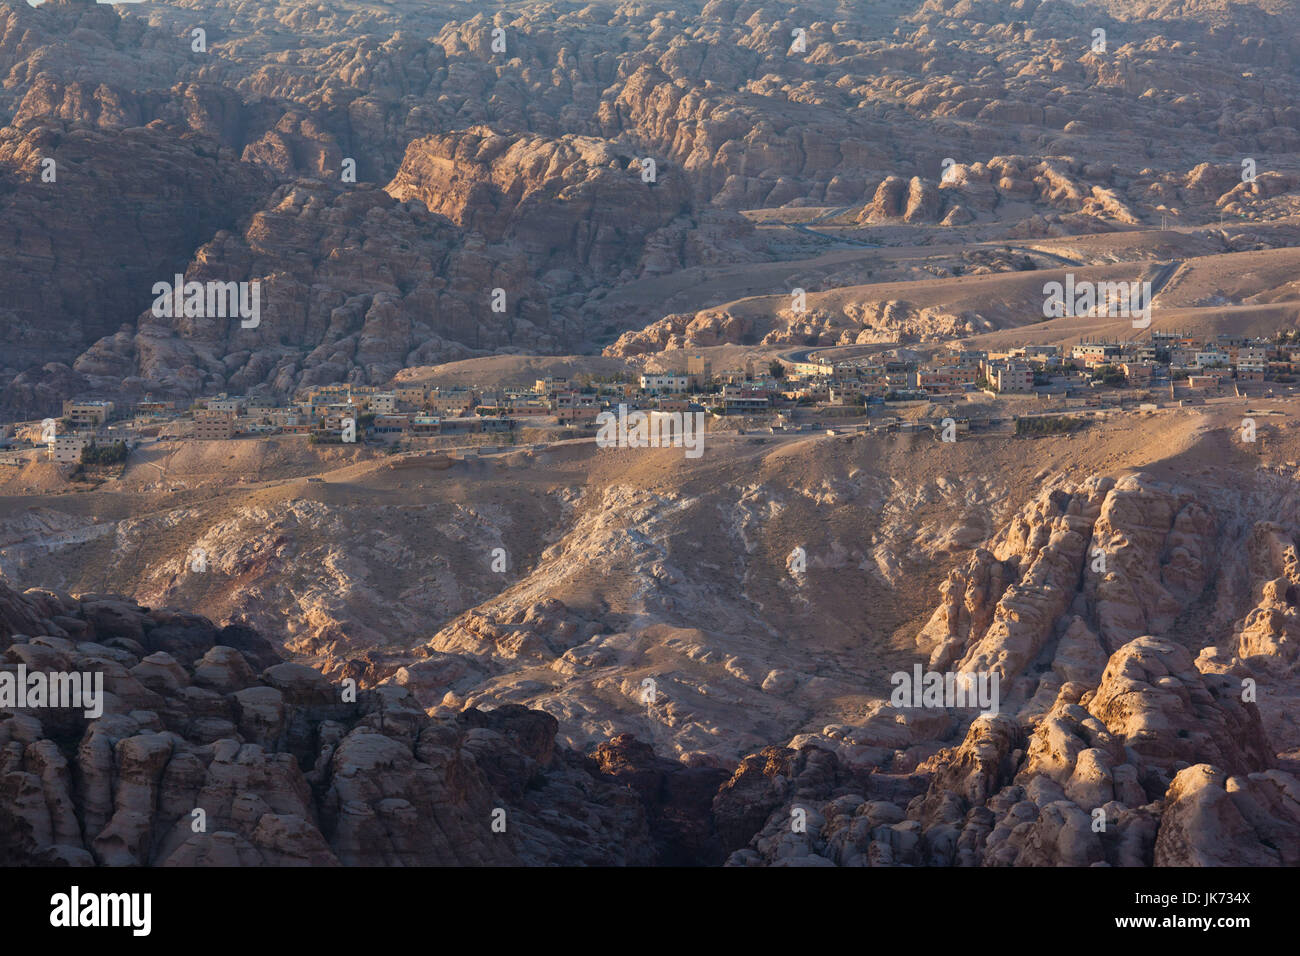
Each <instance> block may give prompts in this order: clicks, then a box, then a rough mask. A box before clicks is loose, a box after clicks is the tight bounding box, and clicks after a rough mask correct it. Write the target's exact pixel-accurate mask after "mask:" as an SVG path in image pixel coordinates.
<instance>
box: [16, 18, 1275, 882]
mask: <svg viewBox="0 0 1300 956" xmlns="http://www.w3.org/2000/svg"><path fill="white" fill-rule="evenodd" d="M1298 21H1300V0H1251V2H1248V3H1225V2H1223V0H1184V2H1179V3H1169V2H1167V0H1139V2H1136V3H1134V2H1129V0H1125V2H1120V0H1085V2H1065V0H872V2H870V3H867V2H840V0H813V2H810V3H799V4H793V3H772V2H765V0H684V2H682V3H678V4H675V5H672V7H671V8H663V9H660V8H656V7H653V6H646V5H642V4H636V3H627V2H616V0H598V2H593V3H583V4H577V3H568V2H562V0H521V2H517V3H510V4H499V5H496V6H493V7H491V8H490V9H484V8H482V7H481V5H475V4H466V3H461V2H455V0H433V2H428V0H391V2H383V3H375V2H368V0H341V2H337V3H331V4H328V5H320V4H317V5H313V4H309V3H303V2H299V0H289V2H284V3H276V4H265V3H256V2H249V0H145V2H141V3H131V4H98V3H95V2H92V0H44V2H42V3H39V4H37V5H33V4H31V3H28V2H25V0H23V2H20V0H7V2H5V3H4V4H3V5H0V262H3V265H4V268H3V269H0V341H3V343H4V345H3V348H2V349H0V422H9V421H23V420H35V421H36V422H37V423H38V422H39V420H40V419H41V418H43V417H44V416H47V415H52V414H57V413H58V412H59V410H60V404H59V403H60V400H61V399H63V398H68V397H72V396H77V397H105V398H110V399H112V400H113V401H115V402H119V403H122V402H129V401H131V400H133V399H135V398H138V397H141V396H143V395H145V394H152V395H154V396H155V397H157V398H165V399H175V400H177V401H178V402H179V403H180V405H181V406H182V407H185V406H186V405H187V404H188V403H189V402H190V400H192V399H194V398H196V397H199V396H210V395H213V394H216V393H218V392H223V391H224V392H229V393H232V394H238V395H246V396H262V397H268V398H276V399H283V398H285V397H286V396H289V395H291V394H292V393H293V392H294V390H295V389H298V388H301V387H304V386H313V385H320V384H328V383H336V382H351V383H357V384H370V385H387V384H390V383H393V382H399V383H400V382H418V383H421V384H424V383H429V382H451V381H455V382H457V383H465V384H477V383H479V382H480V381H491V382H497V383H502V382H508V383H511V384H526V385H531V382H532V380H533V379H534V377H537V376H541V375H546V374H565V375H569V374H571V375H575V376H576V375H578V374H589V375H590V374H596V375H601V374H606V373H612V372H616V371H617V372H625V371H633V372H635V371H637V370H640V369H652V370H653V369H664V368H680V367H681V365H682V363H683V361H684V353H685V351H686V350H692V351H694V350H700V349H708V350H710V352H709V354H710V355H711V356H712V357H713V360H714V362H715V368H716V369H718V370H721V369H722V368H724V367H726V366H727V365H731V364H733V363H738V364H744V363H745V362H750V363H757V364H758V366H759V367H762V366H765V365H767V363H768V362H770V361H771V360H772V358H773V357H774V356H775V355H777V354H785V355H790V354H793V353H794V352H797V351H799V350H807V349H811V348H814V347H828V346H850V345H851V346H860V347H861V350H859V354H877V355H879V356H889V355H893V356H904V357H905V356H908V355H914V354H920V350H923V349H926V348H935V347H939V346H941V345H944V344H951V343H955V342H957V341H964V342H967V343H969V344H970V345H972V346H975V347H984V346H986V345H997V344H1006V343H1008V342H1012V341H1014V342H1017V343H1023V342H1025V341H1038V342H1051V343H1067V342H1068V343H1072V342H1075V341H1078V339H1079V338H1080V337H1082V336H1085V335H1120V336H1122V337H1125V338H1129V337H1132V335H1133V334H1134V333H1133V329H1132V327H1131V325H1129V323H1128V322H1127V320H1121V321H1118V322H1117V321H1114V320H1097V319H1096V318H1095V317H1091V316H1086V317H1078V316H1072V317H1069V318H1062V319H1053V320H1051V321H1046V320H1045V317H1044V316H1043V311H1042V309H1043V292H1044V289H1043V286H1044V283H1046V282H1049V281H1059V280H1062V279H1063V278H1064V276H1065V275H1066V274H1072V275H1076V276H1077V277H1078V278H1079V279H1080V280H1082V281H1096V282H1118V281H1133V280H1136V281H1140V282H1142V281H1149V282H1151V283H1152V286H1153V294H1154V303H1153V307H1154V311H1155V315H1156V320H1155V326H1156V327H1157V328H1163V329H1183V330H1196V331H1200V332H1204V333H1205V334H1207V335H1209V334H1212V333H1213V332H1216V331H1221V332H1227V331H1232V332H1234V333H1237V334H1259V333H1272V332H1274V331H1276V330H1278V329H1281V328H1295V327H1297V326H1300V283H1297V280H1296V272H1297V268H1298V267H1300V107H1298V106H1297V105H1296V104H1297V102H1298V101H1300V73H1298V72H1297V71H1298V69H1300V38H1298V37H1297V33H1296V31H1295V29H1294V24H1295V23H1296V22H1298ZM176 275H182V276H183V277H184V278H185V279H186V280H187V281H198V282H223V283H226V282H235V283H256V284H257V287H258V289H259V290H260V293H259V295H260V299H259V301H260V321H259V322H257V323H255V324H252V325H248V324H246V323H244V322H242V321H241V317H239V316H205V315H183V314H182V315H167V314H156V313H155V310H154V309H153V303H154V300H155V294H154V292H153V287H154V284H155V283H158V282H164V283H168V284H170V283H171V281H172V279H173V277H174V276H176ZM799 293H802V295H800V294H799ZM1227 399H1229V397H1228V396H1225V401H1216V402H1212V403H1209V404H1187V405H1186V406H1183V407H1171V408H1163V409H1161V410H1160V411H1159V412H1158V413H1157V412H1152V413H1150V414H1144V413H1137V412H1125V413H1123V414H1117V415H1105V414H1101V413H1098V415H1097V416H1096V417H1090V418H1089V419H1088V424H1087V427H1084V428H1082V429H1080V430H1079V431H1078V432H1076V433H1071V434H1068V435H1065V434H1060V435H1045V436H1043V437H1036V438H1027V437H1018V436H1013V435H1010V434H1007V433H1006V432H1005V431H1004V432H997V433H986V434H983V435H980V436H975V437H969V438H967V437H964V438H963V439H962V440H960V441H958V442H956V443H953V444H948V443H941V442H938V441H935V440H934V439H933V437H932V436H931V435H930V434H929V433H928V432H920V433H899V434H870V433H866V434H854V435H838V436H836V435H833V434H832V435H827V434H825V433H824V430H822V431H819V432H816V433H806V434H798V435H785V434H783V435H781V436H779V437H778V436H776V434H775V433H773V434H772V435H771V436H754V435H748V436H745V435H739V434H735V433H732V432H727V433H723V431H722V430H719V432H718V433H716V434H714V433H710V435H709V437H708V453H707V454H706V455H704V456H703V457H701V458H699V459H698V460H697V459H684V458H683V457H682V455H681V454H680V450H679V449H656V450H649V449H638V450H632V449H603V448H602V449H597V448H595V447H594V446H593V445H592V444H590V443H589V442H588V443H572V444H568V443H566V444H552V445H546V446H530V447H529V448H527V449H525V450H520V451H513V452H509V453H506V454H502V455H499V456H493V457H482V458H478V457H473V458H464V459H457V460H455V461H453V460H451V459H449V458H447V457H445V456H442V455H432V454H431V455H427V456H424V457H419V456H416V457H411V458H403V457H396V456H394V457H389V456H385V455H382V454H380V453H379V452H378V451H377V450H375V449H373V448H369V447H366V446H364V445H361V446H341V445H340V446H334V447H329V446H323V445H314V444H309V443H308V442H307V441H306V440H305V439H304V440H297V438H296V437H290V436H271V437H267V438H265V439H256V440H254V439H247V440H244V439H240V440H232V441H220V442H218V441H211V442H208V441H203V442H199V441H175V440H170V439H167V438H163V439H162V440H158V441H153V442H149V443H147V444H144V445H141V446H139V447H138V448H136V449H135V450H134V451H133V452H132V454H131V456H130V458H129V460H128V461H127V463H126V465H125V466H124V469H123V471H122V473H121V475H120V476H115V477H113V478H112V479H109V480H102V481H88V482H78V483H74V482H73V481H71V480H70V477H69V475H68V474H67V472H66V471H65V470H61V469H60V468H59V467H57V466H56V465H54V464H53V463H52V462H48V461H32V462H28V463H26V464H22V465H16V466H10V465H5V467H4V468H3V469H0V472H2V473H0V687H3V685H4V679H5V678H6V677H7V676H8V675H10V674H17V673H18V672H19V670H20V669H26V670H29V671H44V672H65V671H76V672H86V673H95V674H101V675H103V679H104V684H105V688H106V691H107V697H106V699H105V701H104V708H103V713H102V714H100V715H99V716H94V717H87V716H85V715H84V714H83V713H82V712H81V711H80V710H77V709H59V708H54V709H51V708H46V707H39V706H28V707H24V706H19V705H17V704H10V703H8V702H4V701H3V700H0V864H2V865H73V866H85V865H103V866H137V865H138V866H165V865H170V866H193V865H272V866H281V865H307V866H317V865H319V866H326V865H330V866H332V865H365V866H374V865H498V866H505V865H602V866H604V865H630V866H649V865H689V866H696V865H707V866H714V865H732V866H767V865H777V866H788V865H800V866H804V865H809V866H825V865H841V866H845V865H847V866H857V865H870V866H999V867H1001V866H1008V867H1009V866H1062V865H1063V866H1079V867H1090V866H1126V867H1147V866H1224V865H1235V866H1251V867H1260V866H1294V865H1297V864H1300V776H1298V775H1300V720H1298V719H1297V717H1296V714H1297V712H1298V711H1297V705H1300V672H1298V671H1297V668H1298V667H1300V470H1298V466H1297V464H1296V462H1297V461H1300V432H1297V430H1296V429H1295V428H1294V427H1293V426H1294V425H1295V423H1296V422H1297V421H1300V402H1297V401H1295V400H1294V399H1287V398H1273V397H1271V395H1270V396H1269V397H1261V398H1259V399H1258V400H1257V401H1256V400H1255V399H1246V398H1245V397H1242V396H1236V397H1234V398H1231V399H1230V400H1227ZM1031 400H1035V399H1034V397H1033V396H1026V397H1025V402H1026V403H1028V402H1030V401H1031ZM954 408H956V405H954ZM1016 410H1019V411H1022V412H1023V411H1025V410H1026V405H1016V406H1015V407H1014V408H1013V409H1012V411H1013V412H1014V411H1016ZM899 414H903V415H904V416H905V415H906V413H905V412H900V413H899ZM972 414H973V413H972ZM1243 416H1250V417H1251V418H1252V421H1254V420H1256V419H1257V420H1258V422H1259V433H1260V441H1259V442H1258V443H1257V444H1256V443H1252V444H1251V445H1245V444H1244V443H1243V442H1241V441H1239V440H1237V438H1236V436H1237V434H1238V430H1239V428H1240V426H1241V422H1242V418H1243ZM20 427H22V428H28V429H29V428H30V427H32V425H31V424H30V421H29V424H28V425H24V426H20ZM498 554H500V555H503V556H504V558H505V565H504V570H503V569H502V568H501V567H498V566H495V560H496V559H495V556H496V555H498ZM926 672H932V673H936V674H939V675H951V676H952V677H953V678H954V679H957V678H960V677H962V676H969V677H971V678H972V679H976V680H981V681H993V680H996V682H997V683H996V687H997V694H996V706H995V707H993V708H987V707H981V706H973V705H970V703H969V702H968V701H961V702H955V703H954V702H952V701H945V700H938V701H927V700H921V701H916V700H911V701H907V702H902V703H900V702H898V701H896V700H895V690H896V689H897V686H898V684H899V680H900V678H906V679H909V680H910V679H911V678H912V675H913V674H917V673H921V674H924V673H926Z"/></svg>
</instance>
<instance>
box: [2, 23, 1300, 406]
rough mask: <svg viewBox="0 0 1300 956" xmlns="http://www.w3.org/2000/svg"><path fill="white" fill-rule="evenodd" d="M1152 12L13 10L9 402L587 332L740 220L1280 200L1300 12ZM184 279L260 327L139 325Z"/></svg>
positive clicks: (1203, 218)
mask: <svg viewBox="0 0 1300 956" xmlns="http://www.w3.org/2000/svg"><path fill="white" fill-rule="evenodd" d="M1146 6H1147V8H1146V9H1144V10H1143V11H1142V12H1141V13H1140V14H1139V13H1136V12H1134V10H1133V9H1132V8H1131V7H1130V6H1129V5H1122V4H1107V3H1092V4H1086V5H1083V6H1077V5H1075V4H1071V3H1066V2H1063V0H1042V2H1032V0H989V2H981V3H968V2H940V0H933V2H926V3H919V4H918V3H910V2H888V3H871V4H843V3H838V2H833V0H818V2H816V3H812V4H799V5H782V4H770V3H760V2H731V0H708V2H700V0H691V2H688V3H686V4H684V5H678V6H677V7H675V8H674V9H673V10H672V11H662V12H656V11H651V10H649V9H648V8H644V9H643V8H639V7H635V6H628V5H620V4H601V3H597V4H589V5H585V6H581V7H578V6H572V5H568V4H563V3H553V2H544V0H541V2H527V3H517V4H511V5H509V6H508V7H503V8H501V9H499V10H495V11H493V12H491V14H490V15H489V14H488V13H486V12H473V11H471V10H468V9H467V8H466V7H465V6H464V5H463V4H459V3H453V2H440V3H416V2H413V0H412V2H406V0H402V2H393V3H384V4H366V3H355V4H352V3H349V4H344V5H343V6H342V7H339V8H338V9H336V10H335V9H331V10H329V11H327V10H324V9H320V8H316V7H311V6H309V5H302V4H288V5H278V6H276V7H274V8H264V7H259V6H258V5H256V4H249V3H242V2H229V0H217V2H207V0H204V2H201V3H200V2H198V0H190V2H171V3H167V2H153V0H150V2H147V3H140V4H135V3H131V4H117V5H109V4H97V3H94V2H91V0H45V2H43V3H41V4H39V5H38V6H34V7H33V6H31V5H30V4H28V3H26V2H20V0H12V2H8V3H6V4H5V5H4V6H3V7H2V8H0V74H3V82H2V83H0V123H2V124H3V125H2V126H0V210H2V211H3V217H4V220H5V221H6V222H12V223H14V224H15V225H14V228H12V229H6V230H5V234H4V235H3V236H0V243H3V244H4V245H3V246H0V250H3V252H4V258H5V260H6V262H7V263H8V264H9V268H7V269H6V270H5V275H4V277H3V279H0V282H3V293H4V294H3V296H0V301H3V306H2V307H0V327H2V328H3V329H4V332H5V339H6V341H7V342H8V343H10V344H11V347H10V348H7V349H6V350H5V354H4V359H3V361H2V362H0V366H2V367H0V388H2V389H3V391H2V392H0V407H3V408H4V409H5V410H7V411H10V412H12V413H14V414H16V415H19V416H21V417H39V416H41V415H45V414H49V413H50V412H51V411H52V410H53V409H54V408H55V405H56V403H57V396H58V395H60V394H62V393H64V392H66V391H68V390H70V389H76V390H81V391H85V392H88V393H102V392H104V391H106V390H107V389H108V388H109V387H110V385H111V386H113V387H116V388H120V387H121V386H122V384H123V383H125V385H126V387H127V389H128V390H129V391H131V392H132V393H137V392H138V393H144V392H148V391H152V392H154V393H156V394H160V395H162V394H165V395H169V396H177V397H188V396H193V395H196V394H201V393H205V392H209V391H220V390H230V391H234V390H246V389H249V388H253V387H260V388H263V389H265V390H267V391H269V392H272V393H275V394H285V393H287V392H288V391H290V390H291V389H292V388H294V387H297V386H301V385H306V384H312V383H315V382H319V381H323V380H327V379H329V380H333V379H336V378H340V377H342V378H344V379H347V380H350V381H354V382H359V383H371V384H382V383H383V382H384V381H385V380H386V379H387V378H388V377H390V376H391V375H392V374H393V373H394V372H395V371H396V370H398V369H400V368H401V367H403V366H404V365H411V364H436V363H438V362H445V361H448V360H454V359H458V358H465V357H468V356H475V355H485V354H491V353H494V352H500V353H511V352H531V353H537V352H549V353H565V352H576V351H590V350H593V349H598V348H600V347H602V346H604V345H609V344H610V343H611V342H613V340H614V339H616V338H618V336H619V335H620V334H622V333H625V332H626V333H628V334H629V335H633V336H636V335H638V334H640V331H641V329H642V328H643V327H644V326H646V325H648V324H650V323H653V322H656V321H657V320H660V319H663V318H664V316H665V314H666V312H665V310H664V309H663V301H662V297H661V296H659V295H657V294H655V292H654V291H653V286H646V285H645V283H644V280H647V279H653V278H654V277H656V276H662V275H666V274H669V273H674V272H682V271H683V270H685V271H686V272H688V273H689V272H690V271H691V270H704V271H703V273H702V274H701V275H700V276H699V278H707V277H708V270H709V268H710V267H717V266H719V265H721V264H724V263H737V262H742V263H743V262H764V261H767V262H780V261H781V260H783V259H785V258H788V255H787V254H786V252H785V251H784V250H783V249H782V248H780V247H779V246H774V244H773V242H772V241H771V237H770V236H768V235H764V234H759V232H756V227H755V223H754V221H752V217H749V218H747V217H746V216H742V215H741V214H740V211H741V210H753V209H759V208H768V209H771V208H775V207H783V208H785V209H787V210H797V209H798V208H799V207H806V206H820V207H833V208H834V209H837V210H839V211H841V212H842V214H843V215H842V218H841V220H839V222H840V225H841V227H842V228H841V229H839V230H838V231H837V232H836V236H839V237H843V236H851V235H852V234H853V233H854V232H855V231H860V230H861V229H867V230H868V231H870V230H872V229H878V228H879V227H882V226H884V227H888V226H898V227H906V228H908V229H912V230H913V232H915V229H916V228H922V229H928V230H930V232H929V233H928V234H927V236H928V237H927V238H925V239H923V240H922V241H924V242H930V241H934V240H935V239H937V238H939V237H945V238H946V237H949V236H950V235H951V232H950V230H954V229H955V230H958V233H957V234H959V235H962V234H968V235H978V236H981V237H983V238H996V239H999V240H1006V239H1034V238H1042V237H1044V236H1059V235H1073V234H1079V233H1084V232H1089V233H1097V232H1106V231H1108V230H1123V229H1132V228H1136V227H1141V226H1149V225H1153V224H1161V223H1164V222H1166V221H1173V222H1175V223H1184V224H1186V223H1190V224H1203V223H1208V222H1210V221H1213V220H1221V219H1222V218H1223V217H1224V216H1231V217H1233V219H1234V221H1242V220H1247V221H1250V222H1262V221H1269V220H1276V219H1279V218H1282V217H1286V216H1289V215H1291V214H1293V213H1295V212H1297V195H1298V193H1297V184H1298V183H1300V178H1298V177H1300V166H1298V165H1297V163H1296V162H1295V160H1296V155H1295V154H1296V151H1297V146H1298V145H1300V129H1297V125H1298V124H1300V112H1297V108H1296V107H1295V106H1294V105H1293V104H1294V102H1295V100H1296V93H1297V77H1296V72H1295V63H1296V58H1297V56H1298V55H1300V50H1297V49H1296V42H1297V41H1296V39H1295V36H1294V32H1293V31H1291V30H1289V29H1286V28H1285V25H1286V24H1289V23H1291V22H1293V21H1294V15H1295V13H1296V9H1295V6H1294V4H1293V3H1286V2H1279V3H1270V4H1264V3H1258V4H1250V5H1240V4H1238V5H1231V6H1225V5H1223V4H1219V3H1214V2H1209V0H1207V2H1203V3H1201V2H1198V3H1192V4H1187V3H1183V4H1179V5H1177V8H1176V9H1173V8H1166V7H1165V6H1162V5H1160V4H1148V5H1146ZM1098 31H1100V33H1099V32H1098ZM1102 34H1104V36H1103V35H1102ZM1175 78H1176V79H1175ZM1246 161H1249V162H1250V163H1251V164H1252V166H1251V167H1250V169H1251V174H1250V176H1249V177H1248V178H1249V181H1247V177H1245V176H1244V175H1243V166H1242V164H1243V163H1244V162H1246ZM51 163H52V164H53V165H50V164H51ZM646 163H653V167H654V168H653V180H652V181H651V180H649V179H643V176H645V175H646V174H647V167H646V166H645V164H646ZM786 215H787V218H788V215H789V214H788V213H787V214H786ZM881 235H884V234H883V233H882V234H881ZM919 235H920V234H919V233H917V234H915V235H912V236H911V237H910V239H911V241H913V242H915V241H916V239H917V238H918V236H919ZM811 236H812V234H810V233H807V232H802V233H796V235H794V236H792V237H790V238H796V239H802V240H805V241H813V242H816V241H818V240H815V239H812V238H811ZM879 238H880V237H879V236H875V235H873V236H872V240H871V241H873V242H878V241H879ZM891 241H895V240H890V239H888V237H886V244H889V242H891ZM358 260H365V261H358ZM379 260H382V261H383V263H384V264H385V266H384V267H382V268H380V267H376V266H374V265H373V264H372V261H379ZM1111 261H1114V260H1113V259H1112V260H1111ZM1039 264H1040V266H1041V265H1045V264H1047V263H1046V262H1045V261H1042V260H1040V263H1039ZM177 273H183V274H184V275H185V276H186V277H187V278H188V279H189V280H191V281H212V280H221V281H247V282H252V281H257V282H259V283H261V284H262V286H263V294H264V296H265V297H266V300H265V322H264V323H262V324H261V325H259V326H258V327H257V328H255V329H250V328H242V327H240V326H239V325H238V324H233V325H232V323H230V322H229V320H228V319H222V318H216V317H207V318H204V319H202V320H201V321H185V320H184V319H183V318H182V319H171V318H166V317H160V316H157V315H154V314H153V313H152V312H151V310H150V303H151V302H152V301H153V294H152V292H151V289H152V286H153V284H154V283H155V282H158V281H164V282H165V281H170V280H171V278H172V276H173V275H174V274H177ZM778 276H779V273H778V274H775V275H773V276H772V277H771V278H769V279H767V280H766V281H765V282H764V283H763V284H761V285H760V286H759V288H757V289H755V290H754V291H759V292H764V293H779V292H782V291H783V290H784V289H785V288H787V287H788V283H785V282H782V281H780V280H779V278H778ZM774 279H776V280H777V281H773V280H774ZM638 280H642V282H641V283H640V284H638ZM625 288H626V289H627V292H626V294H624V293H623V290H624V289H625ZM497 289H501V290H504V292H505V303H504V310H502V311H498V310H495V309H494V306H493V302H494V297H493V293H494V290H497ZM496 301H499V300H496ZM725 301H726V298H725V296H721V295H720V292H719V289H718V288H717V287H716V286H715V285H713V284H711V283H709V282H695V283H692V284H691V286H690V289H689V290H687V291H685V292H684V294H683V296H682V301H681V302H680V303H679V305H681V306H685V308H676V309H673V310H672V311H673V312H674V313H675V314H676V313H682V314H686V315H695V314H696V313H698V312H699V311H700V310H701V309H707V308H710V307H714V306H717V305H719V304H721V303H723V302H725ZM864 321H865V320H861V319H859V320H856V321H855V322H854V325H855V326H856V327H859V328H860V327H861V326H862V325H863V324H864ZM993 321H995V325H997V327H1001V326H1000V324H998V323H999V322H1001V321H1002V320H993ZM1021 321H1023V320H1021ZM922 324H924V323H923V322H922ZM743 326H745V323H744V322H730V323H727V324H726V325H725V326H724V331H722V332H721V340H722V341H724V342H733V343H740V342H742V340H747V339H749V338H751V337H754V338H762V337H763V334H764V331H765V330H760V331H758V332H757V333H755V332H754V331H753V330H752V329H746V328H743ZM726 330H734V334H733V331H726ZM803 334H804V336H805V337H806V336H807V333H803ZM660 338H661V339H662V338H663V337H662V336H660ZM684 341H685V344H686V347H691V346H692V345H693V344H708V340H707V339H705V338H702V337H698V336H697V337H694V338H692V337H687V338H686V339H685V340H684ZM644 351H645V349H644V348H643V347H629V346H627V345H625V344H624V343H620V346H619V347H618V351H617V354H630V355H640V354H642V353H643V352H644Z"/></svg>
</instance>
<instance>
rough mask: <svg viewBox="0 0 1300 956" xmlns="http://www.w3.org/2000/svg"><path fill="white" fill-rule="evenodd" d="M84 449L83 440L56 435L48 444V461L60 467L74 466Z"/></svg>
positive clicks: (74, 436) (79, 459)
mask: <svg viewBox="0 0 1300 956" xmlns="http://www.w3.org/2000/svg"><path fill="white" fill-rule="evenodd" d="M85 447H86V439H84V438H78V437H77V436H76V435H58V436H56V437H55V439H54V441H52V442H50V461H55V462H58V463H59V464H61V465H72V464H76V463H77V462H79V461H81V452H82V449H84V448H85Z"/></svg>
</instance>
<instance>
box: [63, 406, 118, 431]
mask: <svg viewBox="0 0 1300 956" xmlns="http://www.w3.org/2000/svg"><path fill="white" fill-rule="evenodd" d="M112 414H113V403H112V402H96V401H82V402H79V401H73V400H65V401H64V403H63V417H64V418H66V419H68V420H69V421H70V422H72V426H73V427H74V428H87V427H94V426H95V425H103V424H104V423H105V422H107V421H108V419H109V418H110V417H111V416H112Z"/></svg>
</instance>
